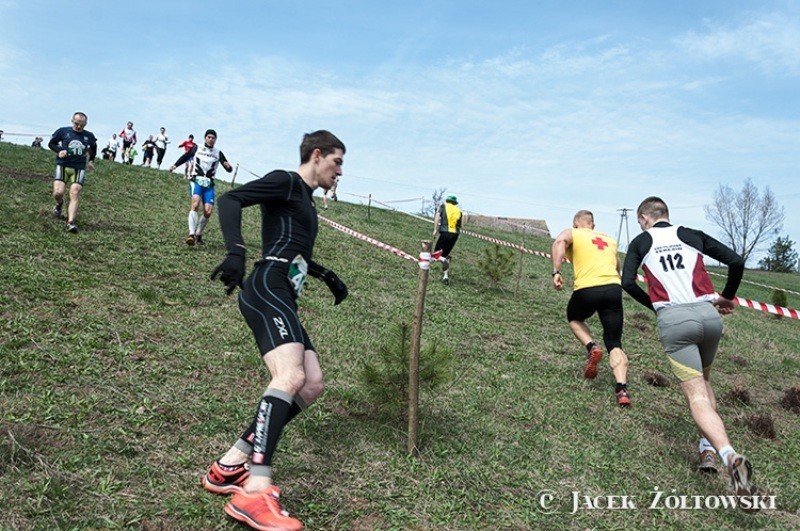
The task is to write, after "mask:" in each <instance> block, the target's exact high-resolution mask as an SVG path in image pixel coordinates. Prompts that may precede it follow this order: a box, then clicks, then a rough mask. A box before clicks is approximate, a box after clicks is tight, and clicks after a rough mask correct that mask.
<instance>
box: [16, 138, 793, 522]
mask: <svg viewBox="0 0 800 531" xmlns="http://www.w3.org/2000/svg"><path fill="white" fill-rule="evenodd" d="M52 158H53V155H52V153H49V152H45V151H37V150H33V149H31V148H26V147H20V146H13V145H10V144H5V143H3V144H0V212H2V214H3V215H2V223H0V288H2V289H0V411H1V412H2V416H1V417H0V492H1V493H2V497H3V507H4V509H3V511H0V528H2V529H25V530H27V529H47V530H53V529H145V530H161V529H163V530H197V529H237V528H240V527H239V526H238V524H236V523H234V522H233V521H232V520H230V519H229V518H227V517H226V516H225V515H224V514H223V512H222V507H223V505H224V502H225V500H224V499H223V498H221V497H217V496H213V495H211V494H209V493H206V492H205V491H204V490H203V489H202V488H201V487H200V483H199V480H200V477H201V475H202V474H203V473H204V471H205V469H206V467H207V466H208V465H209V464H210V463H211V462H212V460H214V459H215V458H217V457H218V456H219V455H221V453H222V452H223V451H224V450H225V449H227V447H228V445H229V444H230V443H232V442H233V440H234V439H235V438H236V437H237V436H238V435H239V433H240V432H241V431H242V429H243V428H244V427H245V426H246V425H247V423H249V421H250V418H251V416H252V414H253V411H254V408H255V404H256V401H257V400H258V398H259V397H260V395H261V393H262V391H263V389H264V388H265V386H266V383H267V373H266V370H265V368H264V367H263V363H262V362H261V360H260V358H259V353H258V352H257V351H256V347H255V342H254V341H253V339H252V337H251V335H250V332H249V330H248V329H247V327H246V325H245V324H244V321H243V320H242V318H241V317H240V314H239V311H238V308H237V304H236V298H235V297H226V296H225V295H224V291H223V287H222V285H221V284H219V283H212V282H211V281H209V279H208V276H209V273H210V271H211V270H212V269H213V268H214V267H215V266H216V265H217V263H218V262H219V261H220V260H221V258H222V257H223V254H224V247H223V244H222V241H221V236H220V233H219V227H218V224H217V219H216V215H215V217H214V218H213V219H212V221H211V223H210V224H209V230H208V231H207V236H206V238H205V239H206V240H207V242H208V243H207V245H205V246H203V247H199V248H190V247H188V246H186V245H185V244H184V243H183V238H184V236H185V233H186V215H187V209H188V197H187V186H186V184H185V181H183V180H182V176H179V175H177V174H169V173H167V172H164V171H161V172H159V171H156V170H149V169H142V168H137V167H129V166H123V165H121V164H119V163H113V162H107V161H98V163H97V170H96V171H95V172H93V173H90V174H89V177H88V179H87V186H86V188H85V189H84V195H83V201H82V204H81V212H80V216H79V224H80V227H81V232H80V233H78V234H76V235H73V234H68V233H67V232H66V231H65V228H64V222H63V221H56V220H55V219H53V218H52V216H51V214H50V211H51V208H52V199H51V196H50V194H51V188H52V185H51V181H50V176H51V173H52ZM267 169H271V168H264V170H267ZM345 177H346V176H345ZM343 185H344V186H345V187H346V186H347V184H346V179H345V181H343ZM220 186H221V191H224V190H225V189H226V185H225V184H224V183H223V184H221V185H220ZM645 192H646V191H643V194H644V193H645ZM580 206H585V205H576V208H579V207H580ZM255 210H256V209H249V211H248V212H247V213H246V215H245V220H244V221H245V229H246V231H245V238H246V240H247V242H248V243H249V244H250V246H251V248H257V247H258V243H259V242H258V236H257V224H258V221H259V220H258V213H257V212H256V211H255ZM325 215H326V216H328V217H330V218H332V219H333V220H335V221H338V222H340V223H342V224H344V225H346V226H348V227H350V228H353V229H355V230H358V231H360V232H363V233H365V234H367V235H369V236H372V237H374V238H376V239H378V240H381V241H383V242H386V243H389V244H391V245H394V246H396V247H399V248H401V249H403V250H405V251H407V252H409V253H411V254H416V253H417V252H418V250H419V241H420V240H421V239H425V238H428V237H430V231H431V226H430V225H429V224H426V223H424V222H422V221H419V220H416V219H413V218H411V217H409V216H404V215H402V214H399V213H393V212H388V211H384V210H376V209H372V210H371V212H370V215H369V217H367V209H366V207H363V206H358V205H353V204H348V203H345V202H341V201H340V202H338V203H332V208H331V209H329V210H327V211H326V212H325ZM532 215H535V213H532ZM678 221H679V220H678ZM556 229H558V228H556ZM478 232H483V233H484V234H489V235H493V236H497V237H501V238H504V239H509V240H511V241H515V240H513V238H516V236H514V235H512V234H506V233H501V232H494V233H490V232H488V231H481V230H478ZM486 245H488V244H487V243H486V242H483V241H480V240H478V239H475V238H470V237H466V236H463V237H462V238H461V240H460V241H459V243H458V245H457V247H456V251H455V253H454V260H453V266H452V270H451V279H452V284H451V285H450V286H449V287H447V286H444V285H442V284H441V283H440V282H438V279H439V276H440V270H439V268H438V267H435V268H434V270H433V274H432V278H431V283H430V284H429V287H428V293H427V302H426V310H425V323H424V330H423V346H425V345H426V344H430V343H431V342H432V341H433V340H434V338H435V339H436V340H437V342H438V343H439V344H440V345H443V346H446V347H447V348H450V349H452V351H453V352H454V353H455V367H454V370H453V379H452V381H451V382H450V383H448V384H447V385H446V386H445V387H444V388H442V389H439V391H438V392H436V393H435V394H433V393H423V394H422V397H421V407H422V412H421V418H422V426H421V429H420V444H421V447H420V450H421V455H420V456H419V458H411V457H408V456H407V454H406V452H405V427H406V426H405V423H404V422H403V421H402V420H401V419H398V418H390V417H386V416H382V415H380V414H379V413H377V412H376V409H375V407H374V404H371V403H369V401H368V400H367V399H365V396H366V395H365V392H364V388H363V385H362V383H361V380H360V378H359V371H360V370H361V367H362V366H363V364H364V362H365V360H370V359H374V356H375V355H376V352H377V351H378V348H379V347H380V345H382V344H383V343H384V342H385V341H386V339H385V338H386V337H387V335H388V332H389V329H390V328H391V327H392V326H394V325H395V324H396V323H401V322H405V323H410V321H411V316H412V313H413V306H414V297H415V292H416V285H417V275H418V269H417V267H416V266H415V265H414V264H412V263H410V262H408V261H405V260H402V259H400V258H398V257H396V256H394V255H393V254H391V253H388V252H386V251H382V250H380V249H378V248H377V247H374V246H372V245H370V244H367V243H365V242H362V241H360V240H357V239H355V238H352V237H349V236H346V235H344V234H342V233H340V232H337V231H335V230H333V229H331V228H330V227H328V226H326V225H324V224H321V226H320V233H319V238H318V241H317V246H316V254H315V258H316V259H318V260H319V261H320V262H322V263H324V264H326V265H327V266H328V267H330V268H332V269H335V270H336V271H337V272H338V273H339V274H340V276H341V277H342V278H343V279H344V280H345V282H347V284H348V286H349V288H350V293H351V295H350V298H349V299H348V300H347V301H345V302H344V303H343V304H342V305H341V306H338V307H333V306H332V296H331V295H330V293H329V292H328V290H327V288H326V287H325V286H324V284H322V283H320V282H317V281H315V280H313V279H312V280H310V281H309V284H308V285H307V287H306V290H305V291H304V295H303V300H302V301H301V304H300V305H301V316H302V318H303V319H304V322H305V324H306V327H307V329H308V331H309V334H310V335H311V337H312V338H313V340H314V343H315V345H316V347H317V349H318V351H319V352H320V357H321V362H322V365H323V370H324V371H325V374H326V383H327V390H326V393H325V394H324V395H323V397H322V398H321V399H320V400H319V401H318V402H317V404H315V405H314V406H313V407H312V408H310V409H309V410H308V411H307V412H306V413H305V414H304V415H302V416H301V417H299V418H298V419H297V420H295V421H294V422H293V423H292V424H291V425H290V426H289V427H288V428H287V430H286V431H285V432H284V438H283V442H282V445H281V447H280V448H279V451H278V454H277V455H276V458H275V467H276V468H275V481H276V482H277V484H278V485H280V486H281V487H282V489H283V495H284V496H283V498H284V500H283V501H284V503H285V505H286V507H287V508H288V509H289V510H290V511H291V512H292V513H293V514H294V515H296V516H297V517H298V518H300V519H301V520H302V521H303V522H304V523H305V524H306V527H307V528H308V529H358V530H367V529H420V530H422V529H623V528H630V529H643V528H664V529H667V528H691V529H722V528H743V529H797V528H798V527H800V513H799V512H798V511H800V479H798V478H799V477H800V476H799V475H798V471H800V418H799V417H798V415H797V414H795V413H792V412H790V411H787V410H786V409H784V408H783V407H781V404H780V401H781V398H782V397H783V395H784V392H785V391H786V390H787V389H789V388H790V387H792V386H794V385H798V384H800V381H799V380H800V379H799V378H798V374H800V354H798V352H800V323H799V322H797V321H793V320H788V319H782V320H778V319H773V318H771V317H769V316H766V315H764V314H762V313H761V312H757V311H753V310H748V309H738V310H737V311H736V312H735V313H734V314H733V315H731V316H728V317H725V325H726V329H725V338H724V340H723V343H722V346H721V352H720V354H719V357H718V361H717V363H716V372H715V373H714V374H715V376H714V381H715V387H716V389H717V393H718V401H719V409H720V412H721V414H722V417H723V419H724V420H725V421H726V424H727V427H728V429H729V435H730V437H731V440H732V442H733V444H734V447H735V448H737V450H739V451H740V452H742V453H745V454H746V455H748V456H749V457H750V459H751V460H752V461H753V463H754V465H755V470H756V475H755V479H756V482H757V483H758V484H759V485H760V486H762V487H763V488H764V489H765V490H766V491H767V492H768V493H769V494H771V495H774V496H776V497H777V502H776V503H777V509H776V510H774V511H763V512H762V513H760V514H757V515H753V516H751V515H747V514H744V513H743V512H741V511H737V510H731V509H727V510H726V509H722V508H720V509H699V510H678V509H665V508H663V506H661V508H655V509H650V508H648V506H649V504H650V501H651V500H652V499H653V496H654V494H653V492H654V490H655V489H660V490H661V491H662V492H664V493H665V496H666V495H670V494H676V495H686V496H712V495H716V494H722V493H728V491H727V478H726V476H725V475H722V474H721V475H719V476H717V477H705V476H701V475H699V474H697V473H696V472H695V466H696V442H697V433H696V431H695V429H694V424H693V423H692V421H691V419H690V418H689V415H688V409H687V407H686V405H685V403H684V400H683V397H682V395H681V393H680V391H679V389H678V388H677V387H676V386H675V385H673V386H671V387H669V388H663V387H653V386H650V385H648V384H647V383H646V382H645V380H644V377H643V375H644V374H645V372H646V371H650V370H658V371H661V372H662V373H665V374H669V367H668V362H667V360H666V357H665V356H664V355H663V353H662V351H661V347H660V343H659V341H658V337H657V332H656V330H655V325H654V317H653V316H652V315H651V314H650V313H649V312H646V311H643V309H642V308H641V307H640V306H638V305H636V304H635V303H634V302H633V301H632V300H631V299H629V298H627V297H626V298H625V305H626V317H625V322H626V328H625V336H624V340H623V341H624V346H625V349H626V351H627V352H628V355H629V357H630V362H631V366H630V375H629V388H630V391H631V394H632V399H633V407H632V408H631V409H629V410H621V409H620V408H618V407H617V406H616V404H615V402H614V397H613V378H612V376H611V371H610V369H609V368H608V365H607V363H606V360H605V359H604V361H603V365H602V366H601V371H600V374H599V376H598V377H597V379H596V380H595V381H592V382H587V381H584V380H583V378H582V366H583V349H582V348H581V347H580V345H578V344H577V342H576V341H575V340H574V339H573V337H572V336H571V334H570V332H569V329H568V326H567V323H566V321H565V317H564V315H565V307H566V302H567V300H568V297H569V293H568V292H566V291H565V292H562V293H558V292H555V291H554V290H553V289H552V287H551V279H550V270H551V266H550V264H549V261H548V260H546V259H543V258H539V257H535V256H530V255H526V256H525V258H524V268H523V275H522V282H521V286H520V290H519V293H518V294H517V295H516V296H515V295H514V284H515V282H514V281H513V280H509V281H508V282H506V283H505V284H504V285H503V286H502V287H501V288H494V289H493V288H489V287H487V281H486V279H485V277H484V275H483V273H481V272H480V270H479V269H478V267H477V265H476V263H477V260H478V257H479V254H480V253H481V250H482V249H483V248H484V247H485V246H486ZM526 245H527V246H528V247H530V248H533V249H538V250H542V251H548V250H549V247H550V241H548V240H545V239H541V240H535V239H534V238H532V237H531V236H528V237H526ZM250 258H251V259H252V256H251V257H250ZM251 261H252V260H251ZM566 270H567V271H569V268H568V267H566ZM568 276H569V274H568ZM745 278H746V279H749V280H753V281H757V282H761V283H765V284H773V285H778V286H781V287H785V288H787V289H792V290H795V291H800V277H798V275H779V274H763V273H758V272H752V271H748V272H747V273H746V274H745ZM722 280H723V279H721V278H719V277H714V282H715V283H718V288H719V287H720V284H721V281H722ZM740 295H741V296H744V297H748V298H752V299H755V300H759V301H768V296H769V290H765V289H764V288H760V287H756V286H751V285H747V284H744V285H743V287H742V290H741V292H740ZM789 306H790V307H792V308H798V307H800V298H799V297H797V296H794V295H790V296H789ZM590 325H591V326H592V328H593V330H594V331H595V333H596V337H599V336H600V334H599V330H600V329H599V323H598V321H597V320H596V318H593V319H592V320H591V321H590ZM744 391H747V392H748V393H749V397H750V401H749V404H747V403H743V402H741V401H740V400H736V397H741V396H743V394H744ZM759 415H760V416H762V418H768V419H770V420H772V422H773V423H774V431H775V437H774V438H767V437H764V436H761V435H758V434H756V433H755V432H754V431H753V429H752V428H751V426H750V425H752V424H753V419H756V420H757V418H756V417H757V416H759ZM673 489H674V491H673ZM573 491H577V492H579V493H580V494H581V495H589V496H610V495H619V496H621V495H627V496H629V497H635V504H636V508H635V509H629V510H580V511H578V512H577V513H576V514H571V512H572V492H573ZM547 492H550V493H552V495H553V496H554V498H553V499H554V506H553V512H552V513H551V512H550V511H545V510H543V509H542V508H541V507H540V505H539V499H540V498H539V496H540V494H541V493H547Z"/></svg>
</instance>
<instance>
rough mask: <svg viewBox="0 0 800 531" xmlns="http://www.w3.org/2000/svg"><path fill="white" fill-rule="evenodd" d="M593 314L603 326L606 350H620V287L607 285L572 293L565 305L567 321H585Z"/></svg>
mask: <svg viewBox="0 0 800 531" xmlns="http://www.w3.org/2000/svg"><path fill="white" fill-rule="evenodd" d="M595 312H597V316H598V317H600V323H601V324H602V325H603V342H604V343H605V345H606V349H607V350H611V349H613V348H622V322H623V313H622V286H620V285H619V284H608V285H606V286H593V287H591V288H583V289H579V290H576V291H574V292H572V297H570V299H569V304H567V320H568V321H585V320H586V319H588V318H589V317H591V316H592V315H594V313H595Z"/></svg>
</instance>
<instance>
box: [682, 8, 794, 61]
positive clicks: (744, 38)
mask: <svg viewBox="0 0 800 531" xmlns="http://www.w3.org/2000/svg"><path fill="white" fill-rule="evenodd" d="M676 42H677V44H678V45H679V46H680V47H681V48H683V49H684V50H686V51H688V52H689V53H690V54H691V55H692V56H694V57H695V58H697V59H699V60H703V61H714V60H717V59H731V60H734V61H741V60H744V61H746V62H750V63H754V64H756V65H758V66H759V67H760V68H761V69H762V70H763V71H764V72H767V73H772V74H781V73H789V74H792V75H796V74H798V73H800V54H798V50H800V20H798V19H797V18H795V17H791V16H786V14H768V15H762V16H760V17H759V18H757V19H755V20H752V21H749V22H747V23H744V24H741V25H739V26H721V27H718V28H709V30H708V31H706V32H690V33H688V34H686V35H684V36H682V37H680V38H679V39H677V41H676Z"/></svg>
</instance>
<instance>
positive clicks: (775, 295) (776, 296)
mask: <svg viewBox="0 0 800 531" xmlns="http://www.w3.org/2000/svg"><path fill="white" fill-rule="evenodd" d="M769 301H770V302H771V303H772V304H774V305H775V306H782V307H784V308H786V306H787V305H788V300H787V299H786V292H785V291H783V290H779V289H774V290H772V295H770V297H769ZM781 317H782V316H781V315H776V316H775V318H776V319H780V318H781Z"/></svg>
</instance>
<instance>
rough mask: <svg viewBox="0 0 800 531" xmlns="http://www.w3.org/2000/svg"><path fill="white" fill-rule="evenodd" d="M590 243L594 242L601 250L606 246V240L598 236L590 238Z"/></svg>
mask: <svg viewBox="0 0 800 531" xmlns="http://www.w3.org/2000/svg"><path fill="white" fill-rule="evenodd" d="M592 243H593V244H595V245H596V246H597V248H598V249H600V250H601V251H602V250H603V249H605V248H606V247H608V243H606V241H605V240H604V239H602V238H601V237H600V236H598V237H597V238H595V239H594V240H592Z"/></svg>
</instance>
